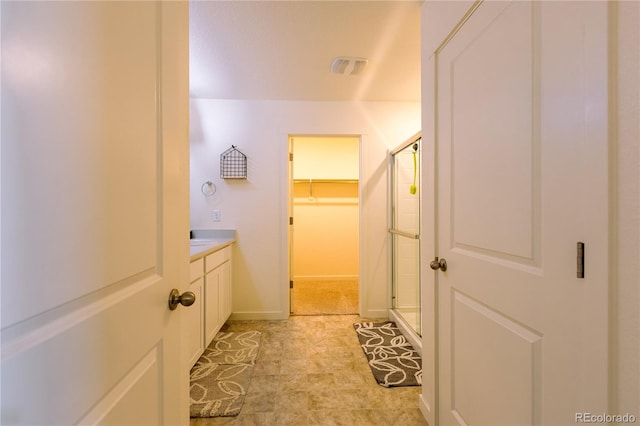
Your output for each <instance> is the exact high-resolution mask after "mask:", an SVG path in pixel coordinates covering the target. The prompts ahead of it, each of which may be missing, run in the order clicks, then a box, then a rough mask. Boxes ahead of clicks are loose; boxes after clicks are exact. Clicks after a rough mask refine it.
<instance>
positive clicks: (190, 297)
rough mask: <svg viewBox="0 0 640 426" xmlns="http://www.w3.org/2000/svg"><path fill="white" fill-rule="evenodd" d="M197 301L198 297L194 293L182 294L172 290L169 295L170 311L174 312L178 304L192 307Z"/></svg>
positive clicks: (175, 289) (186, 292)
mask: <svg viewBox="0 0 640 426" xmlns="http://www.w3.org/2000/svg"><path fill="white" fill-rule="evenodd" d="M195 301H196V295H195V294H193V292H192V291H185V292H184V293H182V294H180V292H179V291H178V289H177V288H174V289H173V290H171V293H169V309H171V310H172V311H173V310H174V309H176V308H177V307H178V304H180V305H182V306H191V305H193V303H194V302H195Z"/></svg>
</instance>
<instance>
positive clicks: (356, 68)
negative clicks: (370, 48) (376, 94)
mask: <svg viewBox="0 0 640 426" xmlns="http://www.w3.org/2000/svg"><path fill="white" fill-rule="evenodd" d="M368 62H369V61H368V60H367V59H365V58H349V57H345V56H340V57H338V58H335V59H334V60H333V62H332V63H331V72H332V73H334V74H343V75H356V74H360V73H361V72H362V70H363V69H364V67H365V66H366V65H367V63H368Z"/></svg>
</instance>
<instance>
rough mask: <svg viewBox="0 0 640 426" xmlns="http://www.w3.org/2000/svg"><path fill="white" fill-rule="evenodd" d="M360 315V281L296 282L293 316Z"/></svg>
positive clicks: (294, 286)
mask: <svg viewBox="0 0 640 426" xmlns="http://www.w3.org/2000/svg"><path fill="white" fill-rule="evenodd" d="M357 313H358V280H357V279H352V280H340V281H329V280H318V281H295V282H294V283H293V315H345V314H357Z"/></svg>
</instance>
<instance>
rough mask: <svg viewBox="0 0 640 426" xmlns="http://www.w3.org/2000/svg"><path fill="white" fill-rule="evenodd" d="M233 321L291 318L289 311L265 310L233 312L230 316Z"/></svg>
mask: <svg viewBox="0 0 640 426" xmlns="http://www.w3.org/2000/svg"><path fill="white" fill-rule="evenodd" d="M229 319H230V320H231V321H249V320H269V321H271V320H286V319H289V312H282V311H265V312H233V313H232V314H231V316H230V317H229Z"/></svg>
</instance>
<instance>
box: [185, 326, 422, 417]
mask: <svg viewBox="0 0 640 426" xmlns="http://www.w3.org/2000/svg"><path fill="white" fill-rule="evenodd" d="M358 321H363V319H362V318H360V317H359V316H357V315H327V316H292V317H290V318H289V319H288V320H283V321H228V322H227V323H226V324H225V325H224V327H223V329H222V331H243V330H259V331H261V332H262V341H261V346H260V353H259V355H258V359H257V360H256V365H255V368H254V371H253V377H252V380H251V385H250V386H249V390H248V392H247V397H246V399H245V403H244V406H243V407H242V411H241V412H240V415H238V416H237V417H215V418H209V419H191V426H209V425H212V426H213V425H295V426H304V425H348V426H375V425H385V426H386V425H402V426H409V425H427V422H426V421H425V420H424V418H423V417H422V414H421V413H420V410H419V409H418V395H419V394H420V391H421V388H420V387H401V388H383V387H381V386H379V385H378V384H377V383H376V381H375V379H374V378H373V375H372V374H371V370H369V366H368V365H367V359H366V357H365V355H364V354H363V353H362V349H361V348H360V346H359V344H358V339H357V337H356V334H355V332H354V330H353V326H352V324H353V323H354V322H358Z"/></svg>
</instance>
